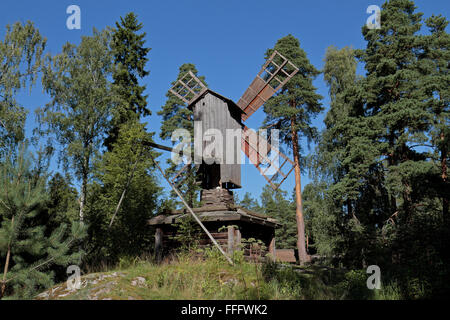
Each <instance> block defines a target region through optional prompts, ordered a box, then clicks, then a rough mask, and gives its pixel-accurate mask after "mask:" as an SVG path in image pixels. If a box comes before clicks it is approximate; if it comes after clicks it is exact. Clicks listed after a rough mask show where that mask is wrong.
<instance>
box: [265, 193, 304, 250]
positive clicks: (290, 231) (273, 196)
mask: <svg viewBox="0 0 450 320" xmlns="http://www.w3.org/2000/svg"><path fill="white" fill-rule="evenodd" d="M286 198H287V193H286V192H285V191H282V190H281V189H278V190H277V191H274V190H273V189H272V188H271V187H270V186H269V185H266V186H264V188H263V192H262V193H261V207H262V208H263V211H262V213H264V214H265V215H267V216H268V217H271V218H275V219H277V221H278V222H279V223H281V224H282V226H281V228H278V229H276V231H275V238H276V246H277V247H278V248H283V249H294V248H296V247H297V227H296V225H297V223H296V216H295V208H296V204H295V201H292V200H291V199H289V198H288V199H286Z"/></svg>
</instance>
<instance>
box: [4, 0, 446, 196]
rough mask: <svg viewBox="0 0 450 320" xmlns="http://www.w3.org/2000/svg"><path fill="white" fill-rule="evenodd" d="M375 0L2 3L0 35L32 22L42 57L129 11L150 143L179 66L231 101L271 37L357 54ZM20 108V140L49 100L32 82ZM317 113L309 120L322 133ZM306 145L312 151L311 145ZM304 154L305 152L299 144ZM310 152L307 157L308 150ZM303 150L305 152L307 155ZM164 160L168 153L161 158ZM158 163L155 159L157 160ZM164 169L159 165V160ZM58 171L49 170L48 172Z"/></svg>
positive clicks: (316, 57)
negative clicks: (141, 53) (193, 69)
mask: <svg viewBox="0 0 450 320" xmlns="http://www.w3.org/2000/svg"><path fill="white" fill-rule="evenodd" d="M383 2H384V1H380V0H344V1H334V0H315V1H305V0H295V1H287V0H285V1H267V0H258V1H256V0H251V1H250V0H228V1H217V0H178V1H174V0H165V1H144V0H128V1H112V0H111V1H106V0H96V1H77V0H71V1H61V0H59V1H55V0H53V1H50V0H39V1H24V0H16V1H10V0H5V1H2V2H1V4H0V37H1V38H2V37H3V36H4V33H5V28H4V27H5V26H6V25H7V24H12V23H14V22H16V21H22V22H26V21H27V20H31V21H33V22H34V23H35V25H36V27H37V28H39V30H40V32H41V33H42V34H43V35H44V36H45V37H46V38H47V39H48V44H47V51H48V52H50V53H52V54H56V53H59V52H60V50H61V48H62V45H63V44H64V43H66V42H71V43H76V44H77V43H79V42H80V39H81V36H82V35H91V34H92V28H93V27H95V28H97V29H103V28H104V27H106V26H113V25H114V23H115V21H117V20H118V19H119V17H120V16H124V15H126V13H128V12H130V11H133V12H135V13H136V14H137V15H138V19H139V21H141V22H142V23H143V25H144V29H143V30H144V31H145V32H146V33H147V37H146V40H147V46H149V47H151V48H152V50H151V52H150V54H149V59H150V61H149V63H148V64H147V69H149V70H150V75H149V76H148V77H147V78H145V79H144V81H143V83H144V84H146V85H147V91H146V93H147V94H148V95H149V99H148V102H149V108H150V109H151V110H152V113H153V114H152V116H150V117H147V118H145V119H144V121H145V122H147V129H148V130H149V131H153V132H156V135H155V136H156V142H159V143H164V144H166V145H167V144H168V142H165V141H161V140H159V137H158V134H159V129H160V125H161V118H160V117H158V116H157V115H156V113H157V112H158V111H159V110H160V109H161V106H162V105H163V104H164V102H165V94H166V92H167V90H168V89H169V87H170V83H171V81H173V80H174V79H175V78H176V76H177V74H178V67H179V66H180V65H181V64H183V63H187V62H189V63H194V64H195V65H196V66H197V69H198V70H199V74H200V75H204V76H205V77H206V80H207V82H208V84H209V87H210V88H211V89H213V90H215V91H218V92H219V93H221V94H222V95H224V96H227V97H229V98H231V99H233V100H234V101H237V100H238V99H239V98H240V96H241V95H242V93H243V92H244V91H245V89H246V88H247V87H248V85H249V84H250V82H251V81H252V80H253V78H254V77H255V75H256V73H257V72H258V71H259V68H260V67H261V65H262V64H263V62H264V60H263V59H264V53H265V51H266V50H267V49H268V48H271V47H273V46H274V44H275V43H276V41H277V39H279V38H281V37H283V36H286V35H287V34H289V33H290V34H292V35H294V36H295V37H296V38H298V39H299V40H300V45H301V47H302V48H303V49H304V50H305V51H306V53H307V56H308V58H309V59H310V61H311V63H312V64H313V65H314V66H315V67H316V68H317V69H321V68H322V67H323V58H324V55H325V51H326V48H327V47H328V46H330V45H334V46H337V47H339V48H341V47H343V46H353V47H354V48H364V46H365V41H364V39H363V38H362V35H361V27H362V26H363V25H364V24H365V22H366V20H367V18H368V17H369V14H367V13H366V9H367V7H368V6H369V5H372V4H374V5H379V6H380V7H381V4H382V3H383ZM415 3H416V6H417V7H418V11H419V12H423V13H424V16H425V17H429V16H430V15H432V14H442V15H444V16H446V17H447V19H448V17H449V15H448V14H449V12H450V2H449V1H444V0H428V1H427V0H416V1H415ZM72 4H75V5H78V6H79V7H80V8H81V30H68V29H67V28H66V20H67V18H68V16H69V15H68V14H66V8H67V7H68V6H69V5H72ZM314 84H315V86H316V87H317V92H318V93H319V94H321V95H322V96H323V97H324V99H323V100H322V103H323V105H324V106H325V109H327V108H328V104H329V99H328V89H327V87H326V86H325V83H324V81H323V78H322V76H319V77H318V78H317V79H316V80H315V82H314ZM18 100H19V102H20V103H21V104H22V105H23V106H24V107H25V108H26V109H28V110H29V111H30V113H29V116H28V120H27V134H28V136H30V135H31V131H32V129H33V128H34V127H35V125H36V123H35V116H34V112H33V111H34V110H35V109H36V108H38V107H40V106H43V105H44V104H45V103H46V102H48V100H49V97H48V96H46V95H45V94H43V93H42V89H41V86H40V85H39V83H38V84H37V85H36V87H35V88H34V89H33V91H32V93H31V95H30V94H29V93H21V94H20V95H19V98H18ZM325 113H326V111H324V112H323V113H322V114H321V115H320V116H319V117H317V119H316V120H315V121H314V125H316V126H317V127H318V128H319V129H322V128H323V118H324V116H325ZM263 119H264V113H263V111H262V108H261V109H260V110H259V111H258V112H257V113H255V114H254V115H253V116H252V117H251V118H250V119H249V120H248V121H247V123H246V124H247V126H248V127H251V128H255V129H257V128H259V126H260V125H261V124H262V121H263ZM312 147H313V146H312ZM305 150H306V151H308V149H307V147H306V146H305ZM310 151H313V149H311V150H310ZM308 152H309V151H308ZM166 156H169V155H166ZM160 159H161V158H160ZM161 162H162V163H165V161H161ZM52 169H53V170H57V167H56V166H53V167H52ZM309 181H310V180H309V177H308V174H307V173H305V174H303V176H302V182H303V186H304V185H306V184H307V183H308V182H309ZM161 182H162V184H163V185H164V186H165V187H167V184H166V183H164V182H163V181H162V178H161ZM242 184H243V188H242V189H241V190H239V191H238V192H237V193H238V194H239V195H240V196H242V195H243V194H244V193H245V192H247V191H248V192H250V193H252V194H253V195H254V196H256V197H259V194H260V192H261V190H262V187H263V186H264V185H265V184H266V181H265V179H264V178H263V177H262V176H261V175H260V174H259V173H258V171H257V170H256V168H254V167H253V165H250V164H246V165H243V168H242ZM293 187H294V176H293V175H291V176H290V177H289V178H288V180H286V182H285V183H284V185H283V188H282V189H284V190H287V191H289V193H291V190H292V189H293Z"/></svg>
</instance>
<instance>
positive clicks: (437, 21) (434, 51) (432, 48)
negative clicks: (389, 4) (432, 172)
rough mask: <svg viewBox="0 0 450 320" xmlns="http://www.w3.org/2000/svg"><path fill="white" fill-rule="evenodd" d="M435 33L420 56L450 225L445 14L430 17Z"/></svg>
mask: <svg viewBox="0 0 450 320" xmlns="http://www.w3.org/2000/svg"><path fill="white" fill-rule="evenodd" d="M425 22H426V25H427V27H428V28H429V30H430V32H431V34H430V35H427V36H423V37H422V43H423V45H422V53H421V54H420V56H419V59H420V60H419V63H420V65H419V70H421V71H422V72H423V73H424V74H425V76H424V77H422V78H421V85H420V87H421V89H422V91H423V94H424V95H425V97H426V101H427V109H428V110H429V113H430V114H431V119H432V120H431V122H432V129H431V139H430V140H431V141H430V142H431V145H432V146H433V147H434V150H435V153H436V155H435V156H434V158H435V159H438V160H437V161H438V162H439V166H440V176H441V183H438V184H436V187H437V189H438V190H439V191H438V193H439V194H440V195H441V197H442V215H443V218H444V220H445V221H446V222H447V224H449V225H450V217H449V201H450V200H449V194H450V182H449V180H448V171H449V168H448V162H449V157H450V138H449V137H450V125H449V124H450V123H449V122H450V120H449V119H450V108H449V104H450V102H449V101H450V89H449V87H450V86H449V84H450V83H449V82H450V80H449V76H448V74H449V61H450V53H449V46H450V36H449V34H448V33H447V32H446V31H445V29H446V27H447V26H448V21H447V20H446V18H445V17H443V16H440V15H439V16H434V15H433V16H431V17H430V18H428V19H427V20H426V21H425Z"/></svg>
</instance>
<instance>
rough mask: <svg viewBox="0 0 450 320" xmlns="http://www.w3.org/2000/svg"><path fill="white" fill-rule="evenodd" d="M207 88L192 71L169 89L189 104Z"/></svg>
mask: <svg viewBox="0 0 450 320" xmlns="http://www.w3.org/2000/svg"><path fill="white" fill-rule="evenodd" d="M205 90H207V87H206V86H205V85H204V84H203V82H202V81H200V79H199V78H197V77H196V76H195V75H194V74H193V73H192V71H189V72H188V73H186V74H185V75H184V76H183V77H182V78H181V79H180V80H178V81H177V82H176V83H175V85H174V86H173V87H172V88H170V89H169V91H170V92H171V93H173V94H174V95H175V96H177V97H178V98H180V99H181V100H183V101H184V102H185V103H186V104H188V105H189V104H190V103H191V102H192V101H194V100H195V98H197V97H198V96H199V95H201V94H202V93H203V92H204V91H205Z"/></svg>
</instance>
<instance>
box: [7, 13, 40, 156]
mask: <svg viewBox="0 0 450 320" xmlns="http://www.w3.org/2000/svg"><path fill="white" fill-rule="evenodd" d="M45 45H46V39H45V38H43V37H42V35H41V34H40V33H39V31H38V30H37V29H36V28H35V27H34V24H33V23H32V22H30V21H28V22H27V23H26V24H22V23H20V22H16V23H15V24H13V25H12V26H10V25H7V26H6V34H5V38H4V40H0V161H1V160H3V159H4V158H5V157H6V156H7V155H10V154H11V152H12V151H13V150H15V146H16V144H17V143H18V142H20V141H23V140H24V138H25V135H24V129H25V120H26V115H27V111H26V110H25V109H24V108H23V107H22V106H20V105H19V104H18V103H17V101H16V100H15V94H16V93H17V92H18V91H19V90H21V89H23V88H25V87H26V86H27V85H30V90H31V86H32V85H33V84H34V83H35V81H36V78H37V75H38V72H39V70H40V68H41V66H42V54H43V52H44V49H45Z"/></svg>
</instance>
